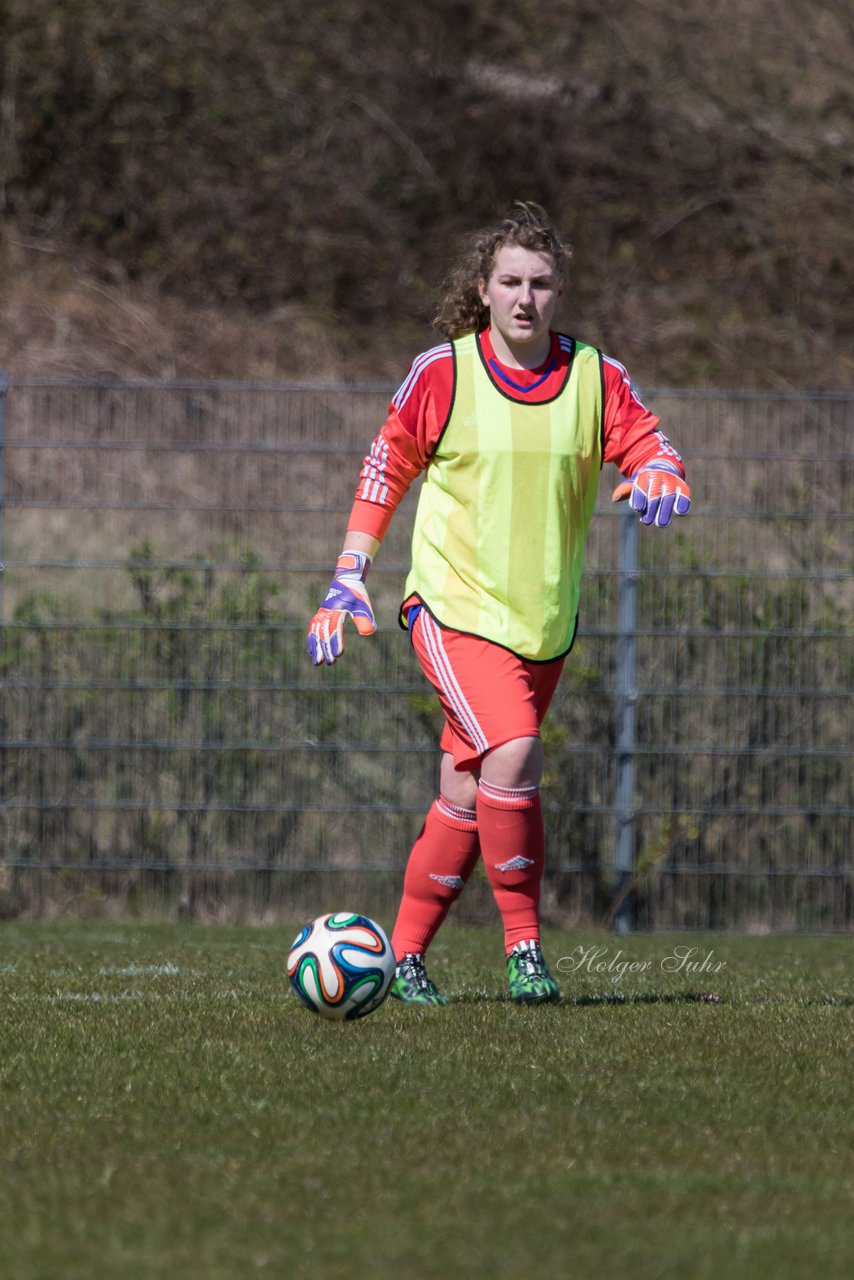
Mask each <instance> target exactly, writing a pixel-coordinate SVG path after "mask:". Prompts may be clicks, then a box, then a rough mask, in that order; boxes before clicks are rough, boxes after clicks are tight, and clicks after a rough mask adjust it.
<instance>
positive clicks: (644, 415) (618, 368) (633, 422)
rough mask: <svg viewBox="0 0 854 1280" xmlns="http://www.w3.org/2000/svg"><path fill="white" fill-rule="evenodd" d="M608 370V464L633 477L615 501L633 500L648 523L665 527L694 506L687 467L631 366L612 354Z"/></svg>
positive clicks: (632, 504)
mask: <svg viewBox="0 0 854 1280" xmlns="http://www.w3.org/2000/svg"><path fill="white" fill-rule="evenodd" d="M604 371H605V406H604V413H605V461H606V462H613V463H615V464H616V466H617V467H618V468H619V469H620V471H621V472H622V473H623V475H624V476H626V477H627V479H626V480H625V481H624V482H623V483H622V484H619V485H617V487H616V489H615V490H614V492H613V494H612V495H611V501H612V502H622V501H624V500H625V499H628V502H629V506H630V507H631V509H632V510H633V511H636V512H637V513H638V515H639V516H640V519H641V523H642V524H652V525H657V526H658V527H659V528H664V527H665V526H666V525H669V524H670V521H671V520H672V518H673V516H674V515H677V516H685V515H687V514H688V512H689V510H690V508H691V489H690V487H689V485H688V482H687V481H686V479H685V466H684V464H683V462H682V459H681V457H680V456H679V454H678V453H677V451H676V449H674V447H673V445H672V444H671V443H670V441H669V440H668V439H667V436H666V435H665V434H664V432H663V431H662V430H661V424H660V422H659V420H658V418H657V417H656V416H655V414H654V413H651V412H650V410H649V409H647V407H646V405H645V404H644V403H643V401H642V400H641V399H640V396H639V395H638V393H637V391H636V389H635V388H634V387H633V386H632V383H631V380H630V378H629V375H628V373H627V372H626V370H625V368H624V367H623V366H622V365H621V364H619V363H618V362H617V361H616V360H610V359H609V358H608V357H607V356H606V357H604Z"/></svg>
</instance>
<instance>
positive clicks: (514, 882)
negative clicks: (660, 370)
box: [308, 203, 690, 1004]
mask: <svg viewBox="0 0 854 1280" xmlns="http://www.w3.org/2000/svg"><path fill="white" fill-rule="evenodd" d="M568 258H569V249H568V247H567V246H566V245H565V244H563V243H562V242H561V239H560V237H559V235H558V233H557V231H556V229H555V227H554V226H553V225H552V223H551V222H550V221H549V219H548V217H547V215H546V214H545V212H544V210H543V209H541V208H540V207H539V206H537V205H534V204H524V203H517V204H516V205H514V206H513V209H512V211H511V213H510V214H509V216H508V217H507V218H505V219H504V220H503V221H502V222H501V223H500V224H499V225H498V226H496V227H494V228H492V229H490V230H488V231H486V232H485V233H483V234H481V235H480V236H478V237H477V239H476V240H475V241H474V242H473V244H472V247H471V248H470V249H469V250H468V251H467V252H466V253H465V254H464V255H463V256H462V258H461V259H460V261H459V262H458V263H457V264H456V267H455V268H454V270H453V272H452V275H451V277H450V283H449V286H448V291H447V293H446V296H445V298H444V300H443V302H442V304H441V306H440V309H439V313H438V316H437V321H436V326H437V328H438V329H439V331H440V332H441V333H442V334H443V335H444V336H445V337H446V338H447V341H446V342H443V343H441V344H440V345H439V346H436V347H433V348H432V349H431V350H429V351H426V352H424V353H423V354H422V355H419V356H418V357H417V358H416V359H415V360H414V361H413V363H412V366H411V368H410V370H409V373H408V374H407V376H406V378H405V380H404V382H403V384H402V386H401V387H400V390H399V391H398V392H397V394H396V395H395V396H394V398H393V400H392V402H391V406H390V408H389V414H388V418H387V420H386V422H385V425H384V426H383V428H382V430H381V431H380V433H379V435H378V436H377V438H376V440H375V441H374V443H373V445H372V446H371V451H370V453H369V455H368V456H367V458H366V459H365V462H364V466H363V468H362V472H361V475H360V477H359V484H358V488H357V491H356V498H355V502H354V504H353V509H352V513H351V516H350V520H349V525H348V529H347V534H346V536H345V539H344V549H343V551H342V552H341V555H340V557H339V559H338V564H337V567H336V569H335V574H334V577H333V580H332V584H331V586H330V588H329V591H328V593H327V596H326V598H325V600H324V601H323V604H322V606H321V607H320V609H319V610H318V612H317V613H316V614H315V616H314V618H313V619H312V622H311V626H310V629H309V633H308V651H309V654H310V655H311V657H312V659H313V661H314V663H315V665H317V664H320V663H322V662H326V663H333V662H335V661H336V660H337V659H338V658H339V657H340V655H341V653H342V651H343V647H344V635H343V629H344V621H345V619H346V618H347V617H348V616H349V617H350V618H352V620H353V622H354V623H355V625H356V629H357V630H358V632H359V633H360V635H370V634H371V633H372V632H373V631H375V630H376V624H375V621H374V615H373V611H372V609H371V604H370V600H369V598H368V592H367V588H366V586H365V580H366V577H367V574H368V569H369V568H370V564H371V560H372V557H373V556H374V555H375V554H376V551H377V548H378V547H379V545H380V542H381V541H382V538H383V535H384V534H385V532H386V529H387V528H388V525H389V522H390V520H391V517H392V515H393V513H394V511H395V508H396V507H397V505H398V503H399V502H400V500H401V498H402V497H403V495H404V493H405V492H406V490H407V488H408V486H409V485H410V484H411V483H412V481H413V480H414V479H415V477H416V476H417V475H419V473H420V472H422V471H424V472H425V477H424V484H423V487H422V491H421V496H420V499H419V503H418V510H417V514H416V517H415V528H414V533H413V543H412V569H411V571H410V574H409V577H408V579H407V582H406V587H405V591H404V600H403V604H402V605H401V611H400V618H401V624H402V625H403V626H405V627H406V628H407V629H408V631H409V635H410V637H411V640H412V644H413V647H414V649H415V653H416V655H417V657H418V661H419V662H420V664H421V667H422V669H423V671H424V674H425V676H426V677H427V679H428V680H429V681H430V683H431V684H432V685H433V687H434V688H435V690H436V692H437V694H438V695H439V699H440V702H441V705H442V710H443V712H444V714H445V720H446V724H445V728H444V732H443V734H442V740H441V748H442V752H443V755H442V760H441V768H440V787H439V795H438V796H437V798H436V799H435V801H434V803H433V805H432V807H431V809H430V811H429V813H428V815H427V818H426V821H425V823H424V826H423V829H422V831H421V833H420V835H419V836H418V839H417V840H416V842H415V845H414V847H413V849H412V852H411V854H410V857H409V862H408V865H407V868H406V875H405V878H404V885H403V898H402V901H401V904H400V910H399V913H398V917H397V922H396V924H395V927H394V932H393V935H392V944H393V946H394V953H395V958H396V960H397V971H396V975H395V980H394V984H393V986H392V995H394V996H397V997H398V998H399V999H401V1000H404V1001H407V1002H410V1003H415V1004H444V1003H445V1000H444V997H443V996H441V995H440V993H439V991H438V990H437V988H436V986H435V985H434V983H433V982H432V981H431V980H430V978H429V977H428V975H427V970H426V967H425V962H424V957H425V953H426V951H427V949H428V947H429V945H430V942H431V941H432V939H433V937H434V936H435V934H436V931H437V929H438V928H439V926H440V925H441V923H442V921H443V920H444V919H445V917H446V915H447V913H448V910H449V908H450V906H451V904H452V903H453V902H454V901H455V899H456V898H458V897H459V895H460V894H461V893H462V890H463V888H464V886H465V884H466V881H467V880H468V878H469V876H470V875H471V873H472V870H473V868H474V866H475V864H476V863H477V860H478V858H479V857H482V858H483V861H484V865H485V867H486V873H487V876H488V877H489V881H490V884H491V886H492V889H493V892H494V895H495V900H496V903H497V904H498V909H499V911H500V913H501V919H502V922H503V926H504V936H505V945H506V951H507V972H508V979H509V984H510V995H511V998H512V999H513V1000H515V1001H518V1002H520V1003H527V1004H532V1003H539V1002H541V1001H551V1000H555V999H557V998H558V995H559V993H558V988H557V984H556V983H555V981H554V979H553V978H552V976H551V974H550V973H549V970H548V968H547V966H546V962H545V959H544V957H543V953H542V950H541V948H540V920H539V899H540V884H541V881H542V875H543V865H544V860H545V840H544V834H543V819H542V811H541V807H540V791H539V788H540V780H541V777H542V771H543V750H542V744H541V741H540V725H541V724H542V721H543V717H544V716H545V714H546V711H547V710H548V706H549V702H550V701H551V698H552V695H553V693H554V690H555V686H556V685H557V682H558V679H559V677H560V673H561V669H562V667H563V664H564V661H565V659H566V656H567V654H568V653H569V651H570V649H571V648H572V642H573V639H574V636H575V631H576V626H577V614H578V597H579V581H580V578H581V571H582V560H583V554H584V544H585V539H586V535H587V530H588V526H589V524H590V518H591V516H592V514H593V507H594V504H595V502H596V495H597V490H598V487H599V474H600V471H601V468H602V465H603V463H605V462H613V463H615V464H616V466H617V467H618V468H619V470H620V471H621V472H622V473H623V475H624V476H626V477H628V478H629V483H627V484H623V485H620V486H619V487H618V489H617V490H615V495H614V496H615V497H628V499H629V502H630V505H631V506H632V508H633V509H634V510H635V511H637V512H638V513H639V515H640V519H641V521H642V522H643V523H644V524H649V525H657V526H659V527H662V526H665V525H668V524H669V523H670V520H671V517H672V516H673V515H674V514H676V515H678V516H683V515H685V514H686V513H687V511H688V508H689V506H690V493H689V489H688V485H687V484H686V483H685V478H684V477H685V471H684V467H683V465H682V461H681V459H680V457H679V455H678V454H677V453H676V451H675V450H674V449H673V448H672V446H671V445H670V444H669V442H668V440H667V439H666V437H665V436H664V435H663V434H662V432H661V430H660V428H659V422H658V419H657V418H656V417H655V416H654V415H653V414H652V413H650V412H649V410H648V409H646V408H645V407H644V405H643V404H642V403H641V402H640V400H639V399H638V397H637V395H636V394H635V392H634V391H633V389H632V384H631V382H630V381H629V377H628V375H627V373H626V370H625V369H624V368H623V366H622V365H621V364H618V363H617V361H615V360H612V359H610V358H609V357H608V356H604V355H602V353H601V352H600V351H598V350H596V349H595V348H594V347H591V346H588V345H586V344H585V343H583V342H580V341H578V340H577V339H575V338H570V337H567V336H565V335H564V334H562V333H556V332H554V331H553V330H552V329H551V321H552V317H553V315H554V312H555V308H556V306H557V303H558V300H559V298H560V295H561V293H562V291H563V288H564V280H565V272H566V264H567V260H568Z"/></svg>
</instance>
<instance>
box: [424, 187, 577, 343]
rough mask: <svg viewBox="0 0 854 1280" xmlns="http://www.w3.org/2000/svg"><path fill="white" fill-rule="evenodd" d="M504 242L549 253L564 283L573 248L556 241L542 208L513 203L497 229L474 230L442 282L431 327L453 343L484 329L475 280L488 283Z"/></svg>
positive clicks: (525, 202) (485, 316) (485, 310)
mask: <svg viewBox="0 0 854 1280" xmlns="http://www.w3.org/2000/svg"><path fill="white" fill-rule="evenodd" d="M508 244H512V245H520V246H521V247H522V248H523V249H534V250H536V251H537V252H538V253H549V254H551V256H552V257H553V258H554V263H555V267H556V268H557V272H558V275H559V276H560V278H561V280H565V279H566V273H567V266H568V263H569V259H570V257H571V256H572V249H571V248H570V246H569V245H568V244H565V243H564V242H563V241H562V240H561V238H560V235H559V233H558V231H557V229H556V227H555V225H554V223H553V222H552V220H551V219H550V217H549V215H548V214H547V213H546V211H545V209H543V208H542V206H541V205H538V204H534V203H532V202H531V201H529V200H514V202H513V204H512V205H511V207H510V210H509V211H508V213H507V216H506V217H505V218H503V219H502V220H501V222H499V223H498V225H497V226H495V227H491V228H489V229H488V230H486V231H480V232H478V233H477V234H476V235H475V236H473V237H472V238H471V239H470V240H469V241H468V242H467V243H466V244H465V245H464V247H463V250H462V252H461V253H460V255H459V257H458V258H457V260H456V262H455V263H454V265H453V266H452V268H451V270H450V272H449V274H448V277H447V279H446V281H445V286H444V292H443V297H442V301H441V302H440V304H439V308H438V310H437V312H436V315H435V317H434V320H433V327H434V329H437V330H438V331H439V333H442V334H444V336H445V337H446V338H451V339H454V338H461V337H462V336H463V334H465V333H478V332H479V331H480V330H481V329H485V328H486V326H487V324H488V323H489V309H488V307H485V306H484V305H483V303H482V302H481V300H480V295H479V293H478V282H479V281H480V280H488V279H489V277H490V275H491V273H492V266H493V263H494V262H495V255H496V253H497V252H498V250H499V249H503V248H504V246H505V245H508Z"/></svg>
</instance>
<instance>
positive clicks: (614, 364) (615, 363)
mask: <svg viewBox="0 0 854 1280" xmlns="http://www.w3.org/2000/svg"><path fill="white" fill-rule="evenodd" d="M602 359H603V360H604V361H605V363H606V364H609V365H610V366H611V368H612V369H616V370H617V371H618V372H619V375H620V378H621V379H622V382H623V384H624V386H627V387H628V389H629V393H630V395H631V397H632V399H633V400H634V402H635V404H637V405H640V407H641V409H646V405H645V404H644V402H643V400H641V398H640V396H639V395H638V393H637V391H635V387H634V383H633V382H632V380H631V378H630V377H629V373H628V370H627V369H626V366H625V365H624V364H620V362H619V360H615V359H614V358H613V357H612V356H606V355H605V354H604V352H603V354H602ZM647 412H649V410H647Z"/></svg>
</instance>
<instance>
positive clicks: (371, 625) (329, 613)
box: [308, 549, 377, 667]
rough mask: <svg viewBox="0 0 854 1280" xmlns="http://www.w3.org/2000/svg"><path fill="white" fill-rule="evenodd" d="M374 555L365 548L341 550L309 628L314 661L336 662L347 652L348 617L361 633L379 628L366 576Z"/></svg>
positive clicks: (365, 634)
mask: <svg viewBox="0 0 854 1280" xmlns="http://www.w3.org/2000/svg"><path fill="white" fill-rule="evenodd" d="M370 564H371V557H370V556H369V555H367V554H366V553H365V552H364V551H347V550H346V549H345V550H344V551H342V552H341V554H340V556H339V557H338V564H337V565H336V566H335V574H334V576H333V578H332V581H331V583H330V584H329V590H328V591H327V593H326V598H325V600H324V601H323V604H322V605H321V606H320V608H319V609H318V611H317V613H316V614H315V615H314V617H313V618H312V620H311V623H310V625H309V628H308V652H309V657H310V658H311V660H312V662H313V663H314V665H315V666H316V667H317V666H320V664H321V663H322V662H326V663H328V664H329V666H332V664H333V662H337V661H338V659H339V658H340V657H341V654H342V653H343V652H344V620H345V618H352V619H353V622H354V623H355V626H356V630H357V631H358V633H359V635H360V636H371V635H373V634H374V632H375V631H376V629H377V624H376V620H375V618H374V611H373V609H372V608H371V602H370V599H369V598H368V590H367V587H366V586H365V578H366V577H367V574H368V569H369V568H370Z"/></svg>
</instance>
